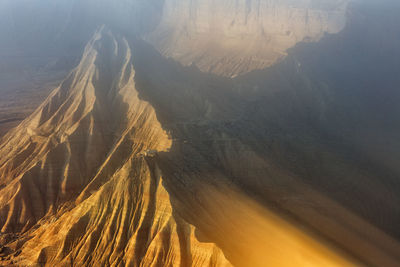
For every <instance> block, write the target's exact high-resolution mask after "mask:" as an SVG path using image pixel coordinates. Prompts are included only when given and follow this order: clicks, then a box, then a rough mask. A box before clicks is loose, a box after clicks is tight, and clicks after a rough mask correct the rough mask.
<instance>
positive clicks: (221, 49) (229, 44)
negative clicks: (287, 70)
mask: <svg viewBox="0 0 400 267" xmlns="http://www.w3.org/2000/svg"><path fill="white" fill-rule="evenodd" d="M347 2H348V1H346V0H337V1H324V0H314V1H311V0H302V1H292V0H268V1H263V0H247V1H245V0H240V1H228V0H221V1H208V0H205V1H177V0H166V1H165V4H164V9H163V15H162V19H161V22H160V24H159V25H158V27H157V29H156V30H155V31H154V32H152V33H151V34H150V35H148V36H147V37H146V38H147V40H149V42H150V43H152V44H153V45H154V46H155V47H156V48H157V49H158V50H159V51H160V52H161V53H162V54H164V55H165V56H167V57H172V58H174V59H176V60H178V61H180V62H181V63H183V64H184V65H191V64H195V65H196V66H197V67H199V68H200V69H201V70H203V71H207V72H214V73H217V74H222V75H226V76H235V75H237V74H241V73H245V72H248V71H251V70H254V69H262V68H265V67H268V66H271V65H272V64H273V63H275V62H276V61H277V60H279V59H281V58H282V57H284V55H285V54H286V50H287V49H289V48H291V47H293V46H294V45H295V44H296V43H298V42H301V41H317V40H319V39H320V38H321V37H322V36H323V35H324V34H325V33H337V32H339V31H340V30H342V29H343V27H344V26H345V23H346V18H345V16H346V7H347Z"/></svg>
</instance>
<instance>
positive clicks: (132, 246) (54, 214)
mask: <svg viewBox="0 0 400 267" xmlns="http://www.w3.org/2000/svg"><path fill="white" fill-rule="evenodd" d="M170 145H171V140H170V139H169V138H168V136H167V134H166V133H165V131H164V130H163V129H162V127H161V125H160V124H159V122H158V121H157V119H156V116H155V112H154V110H153V108H152V107H151V106H150V105H149V104H148V103H147V102H144V101H141V100H140V99H139V98H138V96H137V92H136V90H135V83H134V69H133V66H132V55H131V53H130V48H129V45H128V43H127V41H126V40H125V39H124V38H120V37H117V36H115V35H113V34H111V32H110V31H109V30H107V29H105V28H102V29H100V30H99V31H98V32H97V33H96V34H95V36H94V37H93V39H92V40H91V41H90V43H89V44H88V45H87V47H86V49H85V52H84V55H83V58H82V61H81V63H80V64H79V66H78V67H77V68H76V69H75V70H74V71H73V72H72V73H71V74H70V75H69V76H68V78H67V79H66V80H65V81H64V82H63V83H62V84H61V86H60V87H59V88H57V89H56V90H55V91H54V92H53V93H52V94H51V96H50V97H49V98H48V99H47V100H46V101H45V102H44V103H43V104H42V105H41V106H40V107H39V108H38V109H37V111H36V112H35V113H34V114H32V116H30V117H28V118H27V119H26V120H25V121H24V122H23V123H22V124H21V125H20V126H18V127H17V128H15V129H14V130H12V131H11V132H10V133H9V134H8V135H7V136H5V138H4V139H3V143H2V145H1V154H2V157H1V158H2V160H1V178H2V179H1V182H2V186H1V191H0V193H1V194H0V209H1V216H0V222H1V228H2V233H3V234H2V235H1V240H0V241H1V242H2V243H1V245H2V246H5V247H4V248H2V254H3V255H2V259H3V260H4V264H5V265H13V264H17V265H22V266H32V265H36V264H38V265H43V264H44V265H46V266H60V265H61V266H63V265H68V266H70V264H71V263H73V264H74V265H75V266H83V265H91V266H94V265H96V264H101V265H107V264H111V265H113V266H120V265H126V264H128V265H132V264H133V265H134V266H135V265H138V266H139V265H140V266H160V265H161V266H167V265H173V266H179V265H182V266H225V265H229V264H228V263H227V261H226V260H225V258H224V256H223V254H222V252H221V251H220V250H219V249H218V248H216V247H215V246H214V245H213V244H201V243H200V242H198V241H197V240H196V238H194V236H193V227H192V226H190V225H189V224H187V223H186V222H184V221H182V219H180V218H179V217H175V215H174V214H173V211H172V207H171V205H170V202H169V198H168V194H167V192H166V191H165V190H164V189H163V187H162V185H161V176H160V173H159V171H158V170H157V167H156V166H155V164H153V163H149V161H151V155H153V154H154V153H155V152H156V151H163V150H167V149H168V148H169V147H170ZM28 240H29V241H28ZM21 251H22V252H21ZM17 255H19V256H18V257H16V256H17ZM3 256H4V257H3Z"/></svg>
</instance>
